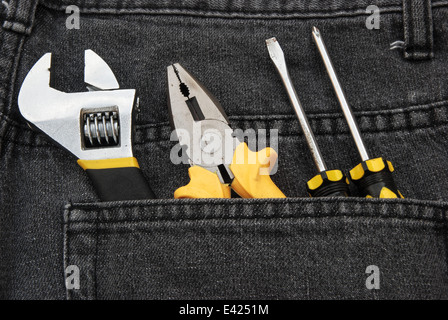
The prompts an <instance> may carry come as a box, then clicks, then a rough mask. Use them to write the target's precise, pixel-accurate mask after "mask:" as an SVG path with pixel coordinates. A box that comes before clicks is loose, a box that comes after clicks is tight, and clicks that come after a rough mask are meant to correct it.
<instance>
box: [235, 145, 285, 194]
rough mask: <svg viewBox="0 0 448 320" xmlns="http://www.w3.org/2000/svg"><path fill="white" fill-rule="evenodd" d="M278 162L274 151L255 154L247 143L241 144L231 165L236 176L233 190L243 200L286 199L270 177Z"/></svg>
mask: <svg viewBox="0 0 448 320" xmlns="http://www.w3.org/2000/svg"><path fill="white" fill-rule="evenodd" d="M276 161H277V153H276V152H275V150H274V149H272V148H266V149H263V150H261V151H258V152H253V151H251V150H249V148H248V147H247V144H246V143H245V142H243V143H240V144H239V145H238V146H237V147H236V149H235V153H234V154H233V161H232V164H231V165H230V169H231V170H232V172H233V174H234V176H235V178H234V180H233V182H232V185H231V186H232V189H233V190H235V192H236V193H238V194H239V195H240V196H241V197H243V198H286V196H285V195H284V194H283V192H281V191H280V189H279V188H278V187H277V186H276V185H275V183H274V182H273V181H272V180H271V177H270V173H271V170H272V168H273V166H274V164H275V162H276Z"/></svg>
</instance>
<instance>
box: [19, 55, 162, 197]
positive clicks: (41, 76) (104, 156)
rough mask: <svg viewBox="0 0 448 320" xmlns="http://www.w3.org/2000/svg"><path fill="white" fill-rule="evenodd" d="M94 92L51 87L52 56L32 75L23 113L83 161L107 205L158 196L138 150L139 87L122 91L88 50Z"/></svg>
mask: <svg viewBox="0 0 448 320" xmlns="http://www.w3.org/2000/svg"><path fill="white" fill-rule="evenodd" d="M84 60H85V68H84V82H85V83H86V87H87V89H88V90H89V91H86V92H76V93H65V92H61V91H58V90H56V89H54V88H51V87H50V85H49V84H50V70H51V53H46V54H45V55H43V56H42V57H41V58H40V59H39V61H37V62H36V64H35V65H34V66H33V67H32V69H31V70H30V71H29V72H28V75H27V76H26V78H25V80H24V81H23V84H22V87H21V89H20V92H19V98H18V102H19V109H20V112H21V113H22V115H23V117H24V118H25V119H26V120H28V121H29V122H30V123H31V124H32V125H33V126H34V127H36V128H37V129H39V130H41V131H42V132H44V133H45V134H47V135H48V136H49V137H50V138H52V139H53V140H54V141H56V142H57V143H58V144H60V145H61V146H62V147H64V148H65V149H67V150H68V151H70V152H71V153H73V154H74V155H75V156H76V157H78V159H79V160H78V164H79V165H80V166H81V167H82V168H83V169H84V170H85V171H86V172H87V174H88V175H89V176H90V178H91V179H92V182H93V184H94V186H95V188H96V190H97V192H98V195H99V197H100V198H101V200H103V201H111V200H131V199H145V198H155V195H154V193H153V192H152V190H151V189H150V188H149V186H148V184H147V182H146V180H145V179H144V177H143V174H142V173H141V171H140V169H139V166H138V162H137V159H136V158H135V157H134V156H133V152H132V123H133V118H132V110H133V108H134V105H135V104H137V103H138V98H137V99H136V97H135V90H134V89H119V84H118V82H117V80H116V78H115V76H114V74H113V72H112V70H111V69H110V68H109V66H108V65H107V63H106V62H105V61H104V60H103V59H101V57H100V56H98V55H97V54H96V53H95V52H93V51H92V50H86V51H85V56H84Z"/></svg>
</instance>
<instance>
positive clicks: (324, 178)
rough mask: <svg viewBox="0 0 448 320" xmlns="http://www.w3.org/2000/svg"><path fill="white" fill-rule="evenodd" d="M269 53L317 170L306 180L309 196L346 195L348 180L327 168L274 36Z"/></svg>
mask: <svg viewBox="0 0 448 320" xmlns="http://www.w3.org/2000/svg"><path fill="white" fill-rule="evenodd" d="M266 46H267V48H268V51H269V55H270V57H271V59H272V61H273V62H274V64H275V66H276V68H277V71H278V72H279V74H280V77H281V78H282V81H283V84H284V85H285V88H286V91H287V93H288V96H289V100H290V101H291V104H292V105H293V107H294V111H295V113H296V115H297V118H298V119H299V122H300V126H301V127H302V131H303V134H304V136H305V139H306V142H307V144H308V147H309V149H310V151H311V155H312V157H313V160H314V164H315V165H316V168H317V170H318V172H319V173H318V174H317V175H316V176H314V177H313V178H312V179H310V180H309V181H308V182H307V190H308V193H309V195H310V196H311V197H330V196H340V197H347V196H348V194H349V188H348V184H347V183H348V180H347V178H346V177H345V176H344V174H343V173H342V171H340V170H327V166H326V164H325V162H324V159H323V157H322V154H321V152H320V150H319V146H318V145H317V141H316V138H315V137H314V134H313V131H312V130H311V126H310V124H309V122H308V119H307V117H306V114H305V111H304V110H303V108H302V105H301V103H300V100H299V98H298V96H297V92H296V90H295V89H294V85H293V84H292V81H291V77H290V75H289V72H288V68H287V66H286V60H285V57H284V54H283V50H282V48H281V47H280V44H279V43H278V41H277V39H276V38H270V39H267V40H266Z"/></svg>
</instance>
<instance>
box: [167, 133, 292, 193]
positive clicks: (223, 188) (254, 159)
mask: <svg viewBox="0 0 448 320" xmlns="http://www.w3.org/2000/svg"><path fill="white" fill-rule="evenodd" d="M276 161H277V153H276V152H275V151H274V149H272V148H266V149H263V150H261V151H258V152H253V151H251V150H249V148H248V147H247V144H246V143H244V142H243V143H240V144H239V145H238V146H237V147H236V149H235V152H234V154H233V160H232V164H231V165H230V169H231V170H232V172H233V174H234V176H235V178H234V180H233V182H232V184H231V188H232V189H233V190H234V191H235V192H236V193H238V194H239V195H240V196H241V197H243V198H286V196H285V195H284V194H283V192H281V191H280V189H279V188H278V187H277V186H276V185H275V183H274V182H273V181H272V180H271V177H270V175H269V174H270V172H271V170H272V167H273V166H274V164H275V162H276ZM188 174H189V176H190V182H189V183H188V184H187V185H186V186H183V187H180V188H179V189H177V190H176V191H175V192H174V198H176V199H180V198H230V187H229V186H228V185H227V184H222V183H221V181H220V180H219V178H218V176H217V174H216V173H213V172H210V171H209V170H207V169H204V168H202V167H200V166H193V167H191V168H190V169H189V170H188Z"/></svg>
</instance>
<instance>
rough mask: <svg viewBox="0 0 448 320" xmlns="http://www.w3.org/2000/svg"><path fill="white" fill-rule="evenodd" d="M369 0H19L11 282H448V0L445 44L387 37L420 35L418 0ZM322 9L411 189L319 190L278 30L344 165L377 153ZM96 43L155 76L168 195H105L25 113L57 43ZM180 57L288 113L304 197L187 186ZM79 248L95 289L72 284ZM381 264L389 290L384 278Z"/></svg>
mask: <svg viewBox="0 0 448 320" xmlns="http://www.w3.org/2000/svg"><path fill="white" fill-rule="evenodd" d="M61 3H62V4H61ZM261 3H262V4H261ZM369 4H370V3H369V1H364V0H357V1H336V0H335V1H326V2H323V4H322V5H317V4H316V2H314V1H269V2H268V1H260V2H259V1H221V2H220V3H219V4H218V3H217V2H216V1H196V0H188V1H182V2H181V3H180V2H178V1H163V4H159V2H158V1H151V0H145V1H143V0H141V1H128V2H124V1H123V2H122V1H118V0H116V1H103V2H101V1H96V0H84V1H78V0H67V1H65V0H64V1H54V0H42V1H39V3H38V4H37V0H34V1H32V0H20V1H17V0H10V2H9V5H8V7H9V9H5V12H4V23H3V28H2V30H1V31H0V39H1V49H0V50H1V57H0V70H1V72H0V77H1V78H0V92H1V99H0V204H1V209H0V298H5V299H29V298H45V299H66V298H75V299H77V298H87V299H94V298H97V299H112V298H124V299H126V298H137V299H143V298H148V299H159V298H166V299H170V298H274V299H315V298H329V299H336V298H360V299H384V298H448V258H447V253H448V250H447V245H448V217H447V212H448V202H446V201H447V200H448V179H447V177H448V167H447V166H446V161H447V159H448V139H447V129H448V81H447V79H448V47H447V45H446V44H447V42H448V24H447V21H448V4H447V3H446V2H443V1H433V5H432V10H431V13H432V17H433V28H434V29H433V33H432V34H431V35H430V37H431V40H433V42H434V47H433V53H434V56H433V57H432V58H430V59H427V60H422V61H415V60H412V59H407V58H405V57H404V55H403V53H402V52H400V51H397V50H389V45H390V43H391V42H394V41H396V40H403V28H404V27H403V20H404V19H403V9H402V1H401V0H385V1H381V4H380V5H379V7H380V10H381V14H380V29H379V30H376V29H373V30H369V29H368V28H366V24H365V21H366V18H367V17H368V16H369V14H366V13H365V10H366V7H367V6H368V5H369ZM66 5H77V6H78V7H79V8H80V11H81V14H80V29H79V30H77V29H71V30H69V29H67V28H66V19H67V17H68V14H66V13H65V6H66ZM312 26H317V27H318V28H319V29H320V30H321V31H322V33H323V34H324V36H325V39H326V44H327V47H328V49H329V52H330V54H331V56H332V59H333V62H334V64H335V67H336V69H337V71H338V73H339V78H340V80H341V82H342V84H343V86H344V88H345V92H346V94H347V98H348V100H349V102H350V103H351V106H352V108H353V110H354V112H355V113H356V117H357V119H358V122H359V125H360V129H361V130H362V133H363V137H364V139H365V142H366V144H367V147H368V148H369V150H370V153H371V154H372V155H373V156H384V157H386V158H388V159H389V160H391V161H392V162H393V163H394V165H395V169H396V172H395V178H396V182H397V184H398V185H399V188H400V190H401V192H402V193H403V195H404V196H405V197H406V199H391V200H379V199H365V198H360V197H359V198H355V197H353V198H347V199H334V198H330V199H309V198H308V195H307V193H306V189H305V181H307V180H308V179H310V178H311V177H312V176H313V175H314V174H315V171H314V170H315V169H314V167H313V163H312V160H311V157H310V153H309V151H308V148H307V146H306V143H305V139H304V137H303V135H302V133H301V130H300V127H299V124H298V121H297V119H296V117H295V115H294V113H293V109H292V107H291V106H290V104H289V102H288V98H287V95H286V93H285V90H284V88H283V86H282V83H281V81H280V78H279V76H278V74H277V73H276V70H275V68H274V66H273V64H272V62H271V61H270V58H269V55H268V52H267V50H266V45H265V39H267V38H270V37H272V36H275V37H277V39H278V40H279V42H280V43H281V45H282V47H283V50H284V51H285V55H286V59H287V62H288V65H289V68H290V73H291V76H292V78H293V80H294V83H295V86H296V89H297V92H298V94H299V96H300V99H301V101H302V103H303V106H304V108H305V109H306V112H307V114H308V116H309V119H310V122H311V125H312V127H313V130H314V133H315V135H316V137H317V139H318V142H319V144H320V147H321V150H322V152H323V155H324V157H325V159H326V160H327V163H328V164H329V166H330V167H332V168H341V169H344V170H347V169H351V168H352V167H353V166H355V165H356V164H357V163H358V162H359V156H358V154H357V152H356V149H355V145H354V143H353V140H352V138H351V136H350V134H349V130H348V127H347V125H346V122H345V120H344V118H343V115H342V113H341V111H340V108H339V105H338V102H337V100H336V97H335V95H334V93H333V90H332V88H331V83H330V81H329V78H328V76H327V74H326V72H325V70H324V66H323V64H322V62H321V60H320V57H319V55H318V52H317V49H316V47H315V45H314V44H313V42H312V37H311V28H312ZM411 31H415V32H419V31H418V30H417V31H416V30H411ZM84 49H92V50H94V51H95V52H96V53H98V54H99V55H100V56H101V57H103V58H104V60H105V61H106V62H107V63H108V64H109V65H110V66H111V68H112V70H113V71H114V73H115V74H116V76H117V79H118V81H119V83H120V85H121V87H122V88H136V89H137V90H138V92H139V96H140V109H141V110H140V112H139V114H138V119H137V125H136V136H135V146H134V152H135V155H136V157H137V158H138V160H139V163H140V167H141V168H142V170H143V172H144V175H145V177H146V178H147V179H148V181H149V182H150V184H151V187H152V188H153V190H154V191H155V193H156V194H157V197H158V198H159V200H147V201H133V202H109V203H100V202H98V199H97V196H96V194H95V191H94V189H93V187H92V185H91V182H90V181H89V179H88V177H87V175H86V174H85V172H84V171H83V170H82V169H81V168H80V167H79V166H78V165H77V164H76V159H75V158H74V157H73V156H72V155H71V154H69V153H68V152H66V151H65V150H62V149H61V148H60V147H58V146H56V145H55V144H53V143H52V142H50V140H49V139H48V138H47V137H45V136H44V135H43V134H41V133H37V132H35V131H33V130H31V129H30V128H29V127H28V126H27V124H26V122H25V120H24V119H23V118H22V117H21V115H20V113H19V110H18V106H17V95H18V91H19V89H20V86H21V83H22V81H23V79H24V77H25V76H26V74H27V72H28V71H29V69H30V68H31V67H32V66H33V64H34V63H35V62H36V61H37V60H38V59H39V58H40V57H41V56H42V55H43V54H44V53H46V52H57V53H58V54H60V55H62V56H64V57H66V59H70V58H71V55H72V53H75V52H77V51H79V50H84ZM174 62H180V63H181V64H182V65H183V66H184V67H185V68H187V69H188V70H189V71H191V72H192V73H193V74H195V75H196V76H197V77H198V78H199V79H200V80H201V82H202V83H203V84H204V85H205V86H206V87H207V88H208V89H209V90H210V91H211V92H213V94H214V95H215V96H216V97H217V98H218V100H219V101H220V102H221V104H222V105H223V107H224V109H225V110H226V113H227V114H228V115H229V118H230V121H231V124H232V126H233V127H234V128H241V129H248V128H253V129H268V130H269V129H277V130H278V134H279V145H278V154H279V167H278V172H277V173H276V174H275V175H274V176H273V180H274V181H275V182H276V184H277V185H278V186H279V187H280V189H282V191H283V192H284V193H285V194H286V195H287V196H288V199H283V200H269V199H268V200H261V199H253V200H250V199H230V200H211V199H210V200H174V199H173V192H174V190H175V189H176V188H178V187H180V186H182V185H185V184H186V183H187V182H188V174H187V169H188V167H187V166H185V165H174V164H172V163H171V161H170V158H169V154H170V149H171V147H172V146H173V145H174V144H175V142H171V141H170V139H169V138H170V133H171V129H170V126H169V123H168V112H167V102H166V101H167V96H166V86H167V83H166V67H167V66H168V65H169V64H171V63H174ZM72 67H73V66H72ZM82 67H83V66H82V65H80V66H74V67H73V70H75V72H76V71H79V70H80V69H82ZM75 72H74V73H75ZM66 76H67V78H68V79H69V76H70V73H69V72H67V73H66ZM67 83H68V84H67ZM65 85H66V86H69V85H70V80H68V81H65ZM352 191H353V193H354V194H355V195H356V190H355V189H353V190H352ZM71 265H76V266H78V267H79V270H80V289H79V290H74V289H70V290H69V289H66V287H65V280H64V277H65V271H64V270H65V268H66V267H67V266H71ZM371 265H375V266H377V267H378V268H379V270H380V288H379V289H372V290H369V289H367V287H366V279H367V278H368V276H369V273H366V268H367V267H368V266H371Z"/></svg>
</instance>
